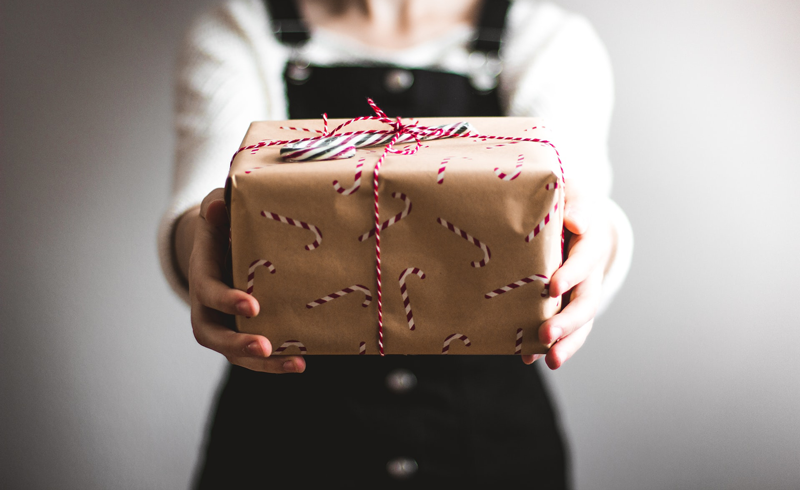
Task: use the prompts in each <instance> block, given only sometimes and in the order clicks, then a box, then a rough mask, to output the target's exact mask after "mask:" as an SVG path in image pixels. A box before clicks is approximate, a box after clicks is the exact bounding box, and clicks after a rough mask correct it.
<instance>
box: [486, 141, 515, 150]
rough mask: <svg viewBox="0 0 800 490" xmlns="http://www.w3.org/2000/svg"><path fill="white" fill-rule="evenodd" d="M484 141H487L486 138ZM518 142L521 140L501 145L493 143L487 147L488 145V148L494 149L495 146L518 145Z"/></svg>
mask: <svg viewBox="0 0 800 490" xmlns="http://www.w3.org/2000/svg"><path fill="white" fill-rule="evenodd" d="M483 141H486V140H483ZM518 143H519V141H511V142H510V143H505V144H500V145H492V146H487V147H486V149H487V150H494V149H495V148H502V147H503V146H509V145H516V144H518Z"/></svg>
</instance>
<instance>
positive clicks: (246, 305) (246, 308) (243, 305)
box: [236, 299, 251, 317]
mask: <svg viewBox="0 0 800 490" xmlns="http://www.w3.org/2000/svg"><path fill="white" fill-rule="evenodd" d="M236 312H237V313H239V314H240V315H242V316H247V317H249V316H250V315H251V311H250V302H249V301H247V300H245V299H243V300H241V301H239V302H238V303H236Z"/></svg>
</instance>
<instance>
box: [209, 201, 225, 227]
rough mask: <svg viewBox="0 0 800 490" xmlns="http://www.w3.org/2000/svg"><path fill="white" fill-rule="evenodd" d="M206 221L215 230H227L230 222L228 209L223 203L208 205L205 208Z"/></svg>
mask: <svg viewBox="0 0 800 490" xmlns="http://www.w3.org/2000/svg"><path fill="white" fill-rule="evenodd" d="M205 217H206V221H208V223H209V224H211V226H213V227H215V228H223V229H226V230H227V229H228V226H229V224H230V221H229V220H228V208H227V206H225V201H222V200H217V201H211V202H210V203H208V207H207V208H206V214H205Z"/></svg>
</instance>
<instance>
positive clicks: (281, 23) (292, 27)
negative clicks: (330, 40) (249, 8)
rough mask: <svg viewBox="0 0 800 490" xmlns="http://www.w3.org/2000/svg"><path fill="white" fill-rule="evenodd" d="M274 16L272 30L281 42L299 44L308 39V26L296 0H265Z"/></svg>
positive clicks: (292, 44)
mask: <svg viewBox="0 0 800 490" xmlns="http://www.w3.org/2000/svg"><path fill="white" fill-rule="evenodd" d="M264 6H265V7H266V8H267V12H269V15H270V17H271V18H272V32H273V33H274V34H275V37H276V38H277V39H278V41H279V42H281V43H282V44H285V45H287V46H298V45H300V44H303V43H305V42H306V41H308V38H309V35H308V26H307V25H306V23H305V21H303V19H302V17H300V13H299V12H298V11H297V5H296V4H295V2H294V0H264Z"/></svg>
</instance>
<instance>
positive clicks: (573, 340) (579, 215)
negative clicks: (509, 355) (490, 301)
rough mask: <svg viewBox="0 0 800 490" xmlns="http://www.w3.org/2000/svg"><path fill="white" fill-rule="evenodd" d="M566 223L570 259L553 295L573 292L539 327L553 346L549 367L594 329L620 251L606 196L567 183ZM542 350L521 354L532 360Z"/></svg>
mask: <svg viewBox="0 0 800 490" xmlns="http://www.w3.org/2000/svg"><path fill="white" fill-rule="evenodd" d="M566 190H567V194H566V205H565V217H564V226H565V227H566V229H567V230H569V231H570V232H571V233H572V234H573V236H572V238H571V239H570V240H569V243H568V244H567V246H568V257H567V260H566V261H565V262H564V264H563V265H562V266H561V268H559V269H558V270H557V271H556V272H555V274H553V277H552V278H551V279H550V297H552V298H557V297H559V296H561V295H564V294H567V293H569V294H570V300H569V303H568V304H567V306H566V307H565V308H564V309H563V310H562V311H561V312H560V313H558V314H557V315H555V316H554V317H552V318H550V319H549V320H547V321H545V322H544V323H542V325H541V326H540V327H539V341H540V342H542V343H543V344H545V345H550V344H552V345H551V347H550V350H549V351H548V352H547V354H545V355H544V356H545V362H546V363H547V366H548V367H549V368H550V369H558V368H559V367H561V366H562V365H563V364H564V362H566V361H567V359H569V358H570V357H572V355H573V354H575V352H577V351H578V349H580V348H581V346H582V345H583V343H584V342H585V341H586V337H587V336H588V335H589V332H591V331H592V325H593V323H594V316H595V313H596V312H597V308H598V306H599V305H600V299H601V293H602V289H603V276H604V274H605V271H606V270H607V269H608V266H609V263H610V260H611V259H612V258H613V256H614V252H615V250H616V241H617V236H616V232H615V230H614V226H613V224H612V222H611V219H610V217H609V215H608V212H607V211H606V208H605V206H603V205H602V204H603V203H602V199H598V198H595V197H594V196H592V195H591V194H590V193H587V192H586V191H585V190H584V188H583V187H582V186H581V185H580V184H579V183H577V182H573V181H568V182H567V185H566ZM540 357H542V354H537V355H528V356H522V361H523V362H524V363H525V364H532V363H533V362H534V361H535V360H537V359H539V358H540Z"/></svg>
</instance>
